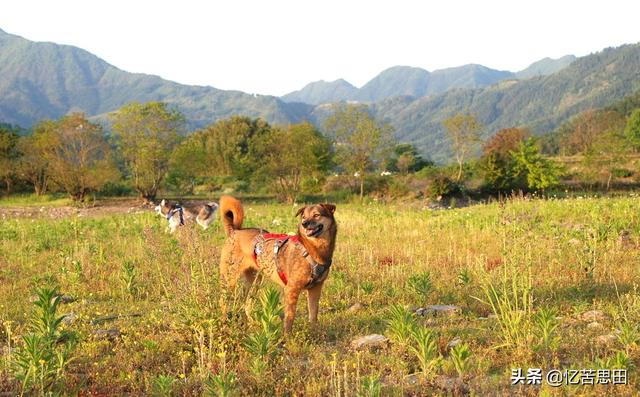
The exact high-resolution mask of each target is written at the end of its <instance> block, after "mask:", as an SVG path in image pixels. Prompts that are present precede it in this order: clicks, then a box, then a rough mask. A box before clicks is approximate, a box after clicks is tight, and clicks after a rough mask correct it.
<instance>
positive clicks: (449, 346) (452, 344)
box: [447, 336, 462, 349]
mask: <svg viewBox="0 0 640 397" xmlns="http://www.w3.org/2000/svg"><path fill="white" fill-rule="evenodd" d="M460 343H462V338H460V337H459V336H456V337H455V338H453V339H452V340H451V342H449V344H447V349H453V348H454V347H456V346H458V345H459V344H460Z"/></svg>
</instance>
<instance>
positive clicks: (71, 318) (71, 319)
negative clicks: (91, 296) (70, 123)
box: [62, 312, 78, 325]
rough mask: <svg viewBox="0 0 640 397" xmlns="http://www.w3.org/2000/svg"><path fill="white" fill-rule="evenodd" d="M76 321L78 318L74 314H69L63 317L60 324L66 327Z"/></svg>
mask: <svg viewBox="0 0 640 397" xmlns="http://www.w3.org/2000/svg"><path fill="white" fill-rule="evenodd" d="M77 319H78V316H77V315H76V314H75V313H74V312H71V313H67V314H65V315H64V317H63V318H62V322H63V323H64V324H66V325H70V324H72V323H73V322H74V321H76V320H77Z"/></svg>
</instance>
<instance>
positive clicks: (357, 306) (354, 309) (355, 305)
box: [347, 302, 364, 312]
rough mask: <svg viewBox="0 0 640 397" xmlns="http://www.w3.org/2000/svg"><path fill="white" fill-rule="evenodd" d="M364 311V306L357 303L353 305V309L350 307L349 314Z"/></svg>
mask: <svg viewBox="0 0 640 397" xmlns="http://www.w3.org/2000/svg"><path fill="white" fill-rule="evenodd" d="M362 309H364V306H363V305H362V303H360V302H356V303H354V304H353V305H351V307H349V308H348V309H347V311H349V312H357V311H359V310H362Z"/></svg>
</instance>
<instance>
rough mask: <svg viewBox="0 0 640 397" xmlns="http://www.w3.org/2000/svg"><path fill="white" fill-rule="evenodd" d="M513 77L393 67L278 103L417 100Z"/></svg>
mask: <svg viewBox="0 0 640 397" xmlns="http://www.w3.org/2000/svg"><path fill="white" fill-rule="evenodd" d="M514 76H515V75H514V74H513V73H511V72H507V71H501V70H494V69H490V68H487V67H484V66H481V65H464V66H459V67H455V68H448V69H441V70H436V71H434V72H432V73H430V72H429V71H427V70H424V69H420V68H414V67H410V66H394V67H392V68H389V69H386V70H384V71H382V72H381V73H380V74H378V75H377V76H376V77H374V78H373V79H371V80H370V81H369V82H367V83H366V84H365V85H364V86H362V88H360V89H358V88H356V87H354V86H353V85H351V84H349V83H348V82H346V81H344V80H336V81H334V82H330V83H327V82H324V81H319V82H315V83H311V84H308V85H306V86H305V87H304V88H303V89H301V90H299V91H294V92H292V93H289V94H287V95H285V96H283V97H282V100H284V101H286V102H304V103H309V104H313V105H319V104H322V103H330V102H340V101H352V100H356V101H360V102H377V101H381V100H383V99H387V98H391V97H394V96H411V97H414V98H420V97H423V96H426V95H433V94H440V93H442V92H445V91H447V90H450V89H454V88H477V87H486V86H488V85H491V84H494V83H497V82H498V81H501V80H503V79H506V78H513V77H514Z"/></svg>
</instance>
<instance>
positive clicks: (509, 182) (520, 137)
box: [478, 128, 529, 191]
mask: <svg viewBox="0 0 640 397" xmlns="http://www.w3.org/2000/svg"><path fill="white" fill-rule="evenodd" d="M528 136H529V131H527V130H524V129H520V128H505V129H502V130H500V131H498V132H497V133H496V134H495V135H493V136H492V137H491V138H489V139H488V140H487V141H486V142H485V144H484V146H483V147H482V157H481V158H480V161H479V162H478V166H479V168H480V171H481V173H482V176H483V178H484V181H485V185H486V186H487V187H489V188H491V189H492V190H497V191H509V190H514V189H522V188H524V187H526V181H525V180H523V178H522V175H518V174H517V172H516V161H515V159H514V157H513V156H512V154H511V152H513V151H515V150H517V149H518V147H519V146H520V144H521V143H522V142H524V141H525V139H526V138H527V137H528Z"/></svg>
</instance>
